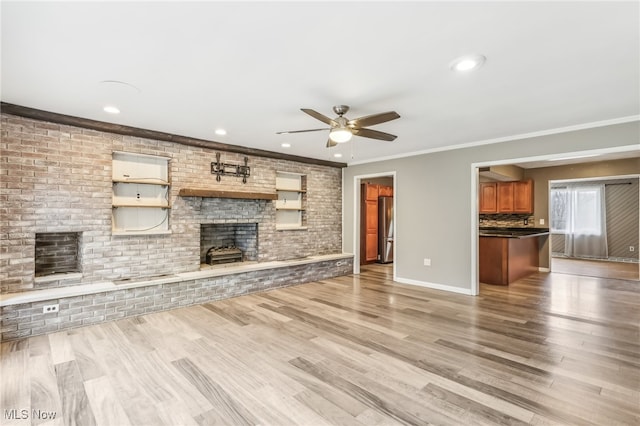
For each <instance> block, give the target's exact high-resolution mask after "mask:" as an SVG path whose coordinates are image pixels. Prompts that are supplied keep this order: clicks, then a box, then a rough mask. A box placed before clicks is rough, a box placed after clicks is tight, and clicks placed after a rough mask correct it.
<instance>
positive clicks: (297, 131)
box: [276, 127, 329, 135]
mask: <svg viewBox="0 0 640 426" xmlns="http://www.w3.org/2000/svg"><path fill="white" fill-rule="evenodd" d="M320 130H329V129H327V128H326V127H325V128H323V129H308V130H285V131H282V132H276V135H283V134H287V133H305V132H318V131H320Z"/></svg>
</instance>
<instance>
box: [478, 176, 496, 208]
mask: <svg viewBox="0 0 640 426" xmlns="http://www.w3.org/2000/svg"><path fill="white" fill-rule="evenodd" d="M479 212H480V214H486V213H497V212H498V184H497V182H483V183H481V184H480V208H479Z"/></svg>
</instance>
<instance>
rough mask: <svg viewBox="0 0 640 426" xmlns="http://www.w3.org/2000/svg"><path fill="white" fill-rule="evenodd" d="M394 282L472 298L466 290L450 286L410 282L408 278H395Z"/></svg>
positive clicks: (468, 290)
mask: <svg viewBox="0 0 640 426" xmlns="http://www.w3.org/2000/svg"><path fill="white" fill-rule="evenodd" d="M394 281H396V282H399V283H402V284H410V285H416V286H419V287H426V288H431V289H434V290H443V291H450V292H451V293H458V294H466V295H467V296H473V293H472V292H471V290H470V289H468V288H461V287H453V286H450V285H444V284H435V283H429V282H426V281H418V280H412V279H409V278H400V277H396V278H395V280H394Z"/></svg>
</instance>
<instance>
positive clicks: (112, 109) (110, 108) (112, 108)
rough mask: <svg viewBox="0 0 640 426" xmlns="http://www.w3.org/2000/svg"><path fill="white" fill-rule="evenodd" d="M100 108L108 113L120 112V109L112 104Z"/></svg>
mask: <svg viewBox="0 0 640 426" xmlns="http://www.w3.org/2000/svg"><path fill="white" fill-rule="evenodd" d="M102 110H103V111H104V112H108V113H109V114H120V110H119V109H118V107H115V106H113V105H107V106H105V107H104V108H102Z"/></svg>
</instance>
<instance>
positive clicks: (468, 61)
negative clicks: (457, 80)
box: [449, 55, 487, 71]
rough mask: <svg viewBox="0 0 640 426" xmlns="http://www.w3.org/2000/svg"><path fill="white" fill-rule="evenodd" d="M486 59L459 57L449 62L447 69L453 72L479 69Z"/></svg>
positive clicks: (473, 56) (480, 57)
mask: <svg viewBox="0 0 640 426" xmlns="http://www.w3.org/2000/svg"><path fill="white" fill-rule="evenodd" d="M486 59H487V58H485V57H484V56H482V55H469V56H461V57H459V58H458V59H456V60H454V61H453V62H451V64H449V67H450V68H451V69H452V70H454V71H471V70H474V69H477V68H480V67H481V66H482V64H484V61H486Z"/></svg>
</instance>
